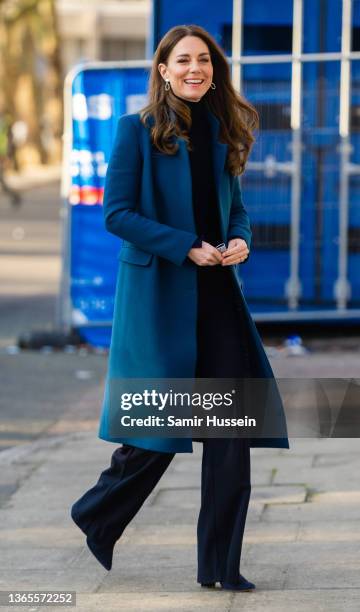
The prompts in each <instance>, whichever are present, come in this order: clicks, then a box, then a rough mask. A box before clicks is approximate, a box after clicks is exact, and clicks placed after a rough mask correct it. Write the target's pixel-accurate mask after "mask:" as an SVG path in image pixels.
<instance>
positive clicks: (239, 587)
mask: <svg viewBox="0 0 360 612" xmlns="http://www.w3.org/2000/svg"><path fill="white" fill-rule="evenodd" d="M220 584H221V588H222V589H224V590H225V591H252V590H253V589H255V584H254V583H253V582H250V581H249V580H246V578H244V576H242V575H241V574H240V577H239V580H238V581H237V582H235V583H233V582H221V581H220ZM215 585H216V583H215V582H202V583H201V586H202V587H205V588H208V589H212V588H215Z"/></svg>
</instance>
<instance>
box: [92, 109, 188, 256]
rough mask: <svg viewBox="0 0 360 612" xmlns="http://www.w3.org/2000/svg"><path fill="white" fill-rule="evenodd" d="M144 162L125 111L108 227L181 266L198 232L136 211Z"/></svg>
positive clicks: (108, 185) (111, 177)
mask: <svg viewBox="0 0 360 612" xmlns="http://www.w3.org/2000/svg"><path fill="white" fill-rule="evenodd" d="M142 163H143V162H142V155H141V152H140V146H139V141H138V134H137V129H136V126H135V125H134V124H133V122H132V120H131V119H130V118H129V117H128V116H127V115H123V116H122V117H121V118H120V119H119V122H118V126H117V133H116V137H115V142H114V146H113V149H112V153H111V156H110V160H109V165H108V169H107V174H106V180H105V191H104V203H103V211H104V217H105V227H106V229H107V230H108V231H109V232H111V233H112V234H115V235H116V236H119V237H120V238H122V239H123V240H127V241H129V242H131V243H132V244H134V245H135V246H137V247H139V248H140V249H143V250H144V251H147V252H149V253H153V254H154V255H158V256H159V257H165V258H166V259H168V260H169V261H171V262H172V263H174V264H176V265H178V266H181V265H182V263H183V262H184V261H185V259H186V256H187V254H188V252H189V250H190V249H191V248H192V244H193V243H194V241H195V240H196V238H197V236H196V234H193V233H191V232H186V231H184V230H180V229H177V228H174V227H170V226H169V225H165V224H163V223H159V222H158V221H155V220H153V219H149V218H148V217H145V216H144V215H142V214H140V213H138V212H136V209H137V208H138V203H139V196H140V185H141V180H142Z"/></svg>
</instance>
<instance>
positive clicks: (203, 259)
mask: <svg viewBox="0 0 360 612" xmlns="http://www.w3.org/2000/svg"><path fill="white" fill-rule="evenodd" d="M187 256H188V257H189V259H191V261H193V262H194V263H196V265H197V266H216V265H218V264H221V262H222V255H221V253H220V251H218V249H216V248H215V247H214V246H212V244H209V243H208V242H205V241H204V240H203V242H202V247H201V248H199V247H196V248H193V249H190V251H189V252H188V254H187Z"/></svg>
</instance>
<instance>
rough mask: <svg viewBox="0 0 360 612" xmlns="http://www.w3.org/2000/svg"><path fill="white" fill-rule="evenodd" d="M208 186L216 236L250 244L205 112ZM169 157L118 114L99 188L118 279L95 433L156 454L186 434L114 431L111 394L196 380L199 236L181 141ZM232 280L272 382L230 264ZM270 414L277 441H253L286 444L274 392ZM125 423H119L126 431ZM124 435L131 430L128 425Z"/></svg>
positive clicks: (185, 445)
mask: <svg viewBox="0 0 360 612" xmlns="http://www.w3.org/2000/svg"><path fill="white" fill-rule="evenodd" d="M208 113H209V120H210V125H211V130H212V138H213V161H214V173H215V182H216V188H217V194H218V205H219V209H220V220H221V232H222V239H223V241H224V242H225V243H227V241H228V236H230V235H232V236H241V237H243V238H244V240H245V241H246V242H247V244H248V246H249V248H250V240H251V230H250V224H249V219H248V215H247V212H246V210H245V208H244V205H243V202H242V197H241V190H240V185H239V180H238V178H237V177H234V176H233V175H231V174H230V173H229V172H228V170H226V168H225V161H226V156H227V148H228V147H227V145H226V144H223V143H221V142H219V140H218V134H219V127H220V126H219V121H218V119H217V118H216V117H215V116H214V115H213V114H212V113H211V112H210V111H208ZM177 142H178V144H179V149H178V151H177V153H176V154H175V155H165V154H163V153H161V152H160V151H158V150H157V149H156V148H155V147H154V146H153V145H152V143H151V139H150V129H149V128H148V127H145V126H144V125H143V124H142V123H141V121H140V115H139V114H138V113H137V114H131V115H123V116H122V117H121V118H120V119H119V122H118V128H117V134H116V138H115V142H114V146H113V150H112V154H111V157H110V161H109V166H108V170H107V175H106V182H105V193H104V216H105V225H106V228H107V230H108V231H109V232H111V233H113V234H115V235H117V236H119V237H120V238H122V240H123V243H122V247H121V250H120V254H119V259H120V263H119V269H118V276H117V283H116V295H115V306H114V318H113V328H112V338H111V346H110V353H109V365H108V375H107V380H106V385H105V394H104V403H103V408H102V415H101V420H100V429H99V437H100V438H102V439H104V440H107V441H111V442H121V443H127V444H131V445H133V446H139V447H142V448H146V449H151V450H157V451H163V452H192V450H193V448H192V440H191V438H151V437H149V438H136V439H135V438H131V437H128V438H126V431H124V437H112V435H111V431H110V426H109V423H110V415H109V395H110V385H111V383H112V381H116V380H119V379H121V378H162V379H164V378H189V379H191V378H194V376H195V368H196V355H197V347H196V322H197V266H196V265H195V264H194V263H193V262H191V261H190V260H189V259H188V258H187V254H188V252H189V250H190V248H191V247H192V244H193V243H194V241H195V239H196V238H197V234H196V228H195V220H194V214H193V207H192V184H191V170H190V161H189V154H188V150H187V148H186V143H185V141H184V140H183V139H182V138H178V139H177ZM231 268H232V275H233V279H234V284H235V286H236V288H237V292H238V296H239V298H240V300H241V302H242V304H243V310H244V313H245V319H246V330H247V333H248V337H249V340H250V342H249V345H250V350H251V353H252V362H253V363H255V364H256V365H255V371H254V372H253V376H254V377H257V378H259V377H260V378H274V377H273V372H272V370H271V367H270V364H269V361H268V359H267V356H266V353H265V351H264V348H263V345H262V342H261V339H260V337H259V334H258V332H257V329H256V327H255V325H254V322H253V321H252V318H251V315H250V313H249V310H248V307H247V305H246V302H245V298H244V296H243V293H242V289H241V283H240V281H239V279H238V276H237V274H236V266H231ZM271 411H273V413H270V414H269V415H267V416H268V418H270V419H271V418H272V417H274V418H275V417H276V418H277V419H279V418H280V419H281V420H282V422H283V424H284V428H283V431H284V432H285V435H284V437H282V438H252V439H251V441H250V444H251V446H254V447H255V446H257V447H277V448H289V443H288V438H287V433H286V422H285V416H284V412H283V406H282V402H281V398H280V396H279V394H277V397H276V401H275V402H272V404H271ZM126 429H127V428H125V427H124V430H126ZM127 431H128V429H127Z"/></svg>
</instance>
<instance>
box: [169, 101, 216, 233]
mask: <svg viewBox="0 0 360 612" xmlns="http://www.w3.org/2000/svg"><path fill="white" fill-rule="evenodd" d="M208 119H209V123H210V128H211V134H212V152H213V164H214V175H215V177H214V178H215V185H216V190H217V195H218V203H219V211H220V219H221V225H222V233H223V239H224V240H225V234H226V232H225V220H224V214H223V213H224V211H223V205H222V197H221V177H222V173H223V171H224V166H225V160H226V156H227V151H228V145H227V144H224V143H222V142H219V139H218V138H219V130H220V122H219V120H218V119H217V117H215V115H214V114H213V113H212V112H211V111H210V110H208ZM175 141H176V142H177V143H178V145H179V150H178V159H179V161H180V162H181V166H182V173H183V180H184V183H185V184H186V186H187V189H188V201H189V202H191V201H192V193H191V169H190V158H189V152H188V150H187V148H186V143H185V141H184V140H183V139H182V138H176V139H175ZM184 162H185V165H184Z"/></svg>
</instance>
